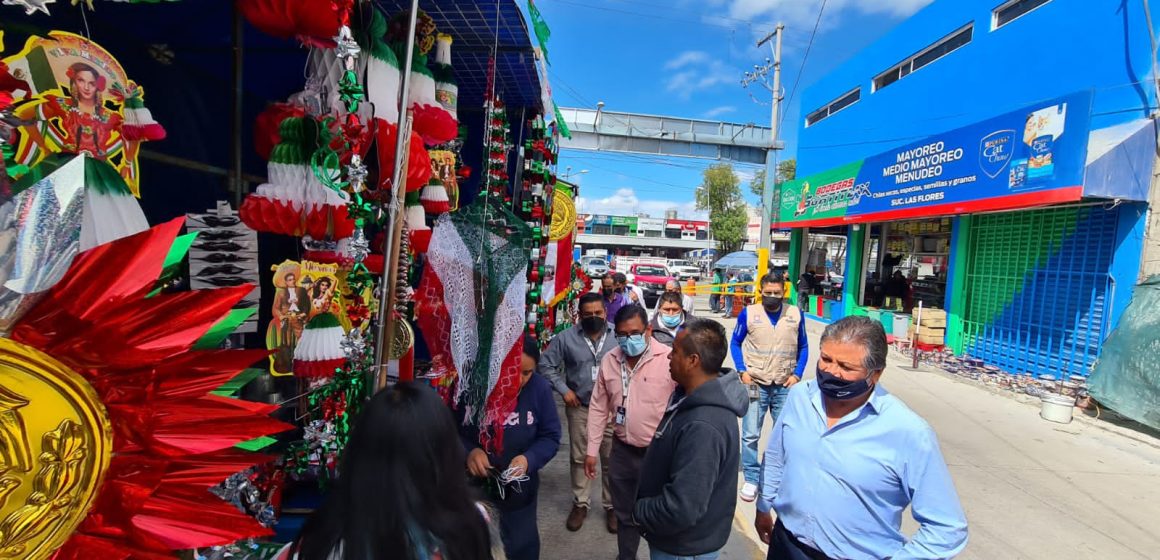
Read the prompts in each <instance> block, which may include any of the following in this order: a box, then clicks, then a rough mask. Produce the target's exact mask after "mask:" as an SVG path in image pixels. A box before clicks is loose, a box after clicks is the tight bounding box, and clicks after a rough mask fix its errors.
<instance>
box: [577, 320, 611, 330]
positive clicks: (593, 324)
mask: <svg viewBox="0 0 1160 560" xmlns="http://www.w3.org/2000/svg"><path fill="white" fill-rule="evenodd" d="M606 325H608V322H607V321H605V320H604V318H603V317H581V318H580V328H582V329H584V332H586V333H588V334H596V333H598V332H600V331H602V330H604V329H605V327H606Z"/></svg>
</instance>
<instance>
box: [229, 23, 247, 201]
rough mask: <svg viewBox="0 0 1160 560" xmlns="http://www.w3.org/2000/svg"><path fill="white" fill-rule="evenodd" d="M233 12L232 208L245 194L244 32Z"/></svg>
mask: <svg viewBox="0 0 1160 560" xmlns="http://www.w3.org/2000/svg"><path fill="white" fill-rule="evenodd" d="M233 13H234V37H233V50H234V91H233V102H234V103H233V150H232V152H233V154H232V155H231V159H232V162H231V164H232V165H231V174H230V183H231V184H230V188H231V189H233V191H234V210H237V209H239V208H241V207H242V198H243V197H244V196H245V195H246V188H245V186H244V185H245V184H246V183H245V178H244V177H243V172H242V137H243V135H242V127H243V113H244V111H243V108H244V107H243V98H244V95H245V87H244V82H243V79H244V76H245V74H244V73H243V63H244V61H245V50H244V43H245V40H244V34H245V31H246V27H245V24H244V23H243V20H242V12H241V10H233Z"/></svg>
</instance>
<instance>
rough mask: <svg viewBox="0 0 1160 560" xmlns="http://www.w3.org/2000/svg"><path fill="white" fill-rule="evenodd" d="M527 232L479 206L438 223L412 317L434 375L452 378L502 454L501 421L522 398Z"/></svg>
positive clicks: (472, 418) (506, 214) (458, 396)
mask: <svg viewBox="0 0 1160 560" xmlns="http://www.w3.org/2000/svg"><path fill="white" fill-rule="evenodd" d="M531 233H532V232H531V231H529V228H528V227H527V226H526V225H524V224H523V222H521V221H520V220H519V219H518V218H516V217H515V216H514V215H513V214H511V212H510V211H508V210H506V209H504V208H502V207H500V206H498V205H490V204H488V203H487V201H484V200H480V201H478V202H477V203H476V204H473V205H471V206H469V207H467V208H462V209H460V210H459V211H458V212H455V213H450V214H444V215H442V216H440V217H439V219H438V220H437V221H436V224H435V228H434V232H433V233H432V236H431V247H430V249H429V251H428V253H427V266H426V267H425V268H424V271H423V276H422V278H421V280H420V282H419V288H418V290H417V293H416V296H415V297H416V302H415V316H416V317H417V321H418V324H419V328H420V329H421V331H422V333H423V338H424V340H426V341H427V347H428V349H429V350H430V352H431V359H432V363H433V369H432V374H433V375H437V376H439V377H440V378H442V379H443V380H445V381H444V384H446V383H447V382H448V381H450V380H453V381H454V382H455V384H456V385H455V387H456V389H455V392H454V395H453V400H454V402H455V403H456V404H457V405H458V406H463V407H465V409H466V411H467V419H468V421H469V422H471V423H472V424H473V425H476V426H495V427H497V428H496V430H495V439H494V440H492V439H491V437H492V436H491V435H489V433H490V432H491V431H490V430H481V436H480V437H482V438H484V441H483V442H481V443H484V444H485V445H487V446H489V447H492V448H501V447H502V445H503V439H502V438H503V432H502V423H503V422H502V421H503V419H505V418H507V414H508V413H509V412H510V411H511V410H513V408H514V406H515V397H516V395H517V394H518V392H519V380H518V377H519V357H520V352H521V350H522V337H523V331H524V325H525V318H524V310H525V298H526V293H527V266H528V253H527V249H526V248H525V244H526V243H527V242H528V240H529V237H530V236H531Z"/></svg>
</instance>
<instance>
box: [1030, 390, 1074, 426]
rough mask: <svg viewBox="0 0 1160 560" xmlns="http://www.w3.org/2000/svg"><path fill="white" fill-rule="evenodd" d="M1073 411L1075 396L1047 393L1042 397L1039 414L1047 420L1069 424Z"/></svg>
mask: <svg viewBox="0 0 1160 560" xmlns="http://www.w3.org/2000/svg"><path fill="white" fill-rule="evenodd" d="M1074 411H1075V397H1064V396H1061V395H1047V396H1046V397H1043V399H1042V405H1041V406H1040V409H1039V416H1040V417H1041V418H1043V419H1044V420H1047V421H1049V422H1058V423H1060V424H1069V423H1071V417H1072V413H1073V412H1074Z"/></svg>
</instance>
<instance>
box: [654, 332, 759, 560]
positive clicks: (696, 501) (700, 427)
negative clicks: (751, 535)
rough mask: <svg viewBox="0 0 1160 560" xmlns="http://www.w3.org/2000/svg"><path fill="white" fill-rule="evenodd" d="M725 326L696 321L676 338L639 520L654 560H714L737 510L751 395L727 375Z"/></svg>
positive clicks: (730, 373) (723, 544)
mask: <svg viewBox="0 0 1160 560" xmlns="http://www.w3.org/2000/svg"><path fill="white" fill-rule="evenodd" d="M726 347H727V344H726V338H725V328H724V327H722V326H721V325H720V324H719V323H717V322H716V321H712V320H708V319H695V320H693V321H690V322H689V324H688V325H687V326H686V327H685V329H684V330H682V331H681V332H680V333H679V334H677V339H676V341H675V343H674V344H673V353H672V357H671V360H670V362H669V371H670V374H671V375H672V377H673V380H674V381H676V382H677V383H678V384H679V385H680V387H678V388H677V390H676V392H675V393H673V397H672V400H671V401H670V403H669V408H668V411H667V412H666V413H665V416H664V418H662V419H661V423H660V427H659V428H658V429H657V431H656V435H655V436H653V440H652V443H651V444H650V445H649V447H648V453H647V454H645V457H644V466H643V467H642V470H641V476H640V485H639V487H638V490H637V497H636V505H635V508H634V510H633V518H634V521H635V522H636V523H637V524H638V525H639V526H640V529H641V533H642V535H643V536H644V538H645V540H647V541H648V544H649V551H650V553H651V559H652V560H674V559H680V560H685V559H690V558H696V559H698V560H714V559H716V558H717V557H718V556H719V555H720V552H721V549H722V548H724V546H725V542H726V541H728V540H729V533H730V530H731V528H732V524H733V513H734V510H735V509H736V507H737V470H738V463H739V460H740V459H739V457H740V446H741V445H740V435H739V434H738V427H737V419H738V418H741V417H742V416H745V412H746V411H747V410H748V409H749V396H748V393H747V392H746V390H745V387H744V386H743V385H742V384H741V380H740V379H739V378H738V376H737V374H736V373H735V372H733V371H731V370H722V368H721V365H722V363H724V362H725V352H726Z"/></svg>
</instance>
